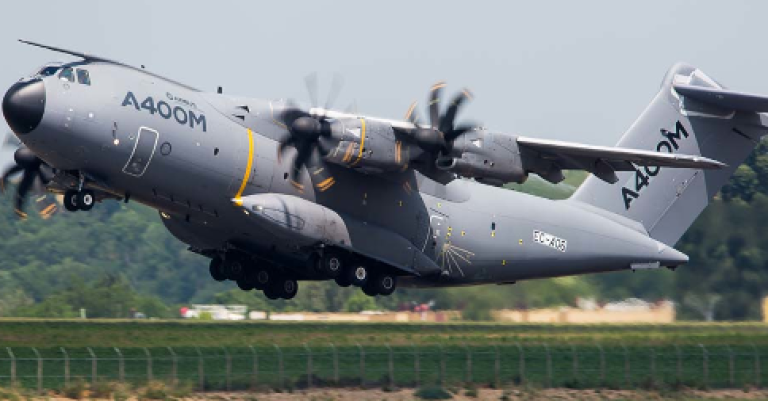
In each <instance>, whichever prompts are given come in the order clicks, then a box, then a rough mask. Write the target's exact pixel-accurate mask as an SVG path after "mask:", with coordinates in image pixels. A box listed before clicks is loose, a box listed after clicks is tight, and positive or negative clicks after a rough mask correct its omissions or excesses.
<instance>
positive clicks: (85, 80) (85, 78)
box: [77, 68, 91, 86]
mask: <svg viewBox="0 0 768 401" xmlns="http://www.w3.org/2000/svg"><path fill="white" fill-rule="evenodd" d="M77 82H79V83H81V84H83V85H88V86H90V85H91V75H90V74H89V73H88V70H81V69H79V68H78V69H77Z"/></svg>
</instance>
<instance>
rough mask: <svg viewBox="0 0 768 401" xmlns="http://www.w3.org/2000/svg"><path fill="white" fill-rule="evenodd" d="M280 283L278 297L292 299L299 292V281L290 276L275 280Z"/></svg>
mask: <svg viewBox="0 0 768 401" xmlns="http://www.w3.org/2000/svg"><path fill="white" fill-rule="evenodd" d="M277 283H278V284H280V291H279V292H280V298H282V299H293V298H294V297H295V296H296V294H298V293H299V282H298V281H296V280H294V279H292V278H284V279H282V280H279V281H278V282H277Z"/></svg>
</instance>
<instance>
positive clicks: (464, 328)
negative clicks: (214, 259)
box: [0, 319, 768, 347]
mask: <svg viewBox="0 0 768 401" xmlns="http://www.w3.org/2000/svg"><path fill="white" fill-rule="evenodd" d="M517 342H519V343H522V344H541V343H548V344H552V345H555V344H562V343H563V342H567V343H569V344H585V345H589V346H593V345H594V344H595V343H601V344H604V345H621V344H624V345H633V344H639V345H654V346H656V345H658V346H663V345H674V344H678V345H685V344H691V345H696V344H706V345H751V344H755V345H768V325H765V324H762V323H718V324H706V323H675V324H664V325H644V324H638V325H574V324H493V323H425V324H422V323H325V322H269V321H267V322H201V321H188V320H184V321H182V320H166V321H162V320H157V321H155V320H152V321H136V320H86V321H83V320H52V319H39V320H36V319H0V347H6V346H12V347H51V346H56V347H62V346H64V347H166V346H179V347H195V346H197V347H220V346H231V347H243V346H248V345H253V346H271V345H272V344H279V345H281V346H297V345H302V344H304V343H307V344H310V345H315V344H317V345H327V344H329V343H333V344H336V345H354V344H357V343H360V344H390V345H409V344H416V345H419V344H438V343H439V344H465V343H466V344H477V345H483V344H502V345H503V344H508V345H514V344H515V343H517Z"/></svg>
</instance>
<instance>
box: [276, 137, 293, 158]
mask: <svg viewBox="0 0 768 401" xmlns="http://www.w3.org/2000/svg"><path fill="white" fill-rule="evenodd" d="M295 143H296V139H294V137H293V136H292V135H291V134H290V133H289V134H287V135H285V136H284V137H283V138H281V139H280V144H279V145H277V160H278V161H281V160H282V158H283V155H284V154H285V152H286V151H287V150H288V147H290V146H294V145H295Z"/></svg>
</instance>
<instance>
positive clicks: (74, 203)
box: [64, 189, 96, 212]
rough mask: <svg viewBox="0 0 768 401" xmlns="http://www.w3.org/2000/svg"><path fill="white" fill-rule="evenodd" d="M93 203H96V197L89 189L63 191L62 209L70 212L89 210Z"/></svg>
mask: <svg viewBox="0 0 768 401" xmlns="http://www.w3.org/2000/svg"><path fill="white" fill-rule="evenodd" d="M94 203H96V198H95V196H94V194H93V191H91V190H90V189H83V190H80V191H77V190H74V189H70V190H68V191H66V192H65V193H64V209H67V210H68V211H70V212H76V211H78V210H82V211H88V210H91V209H93V205H94Z"/></svg>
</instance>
